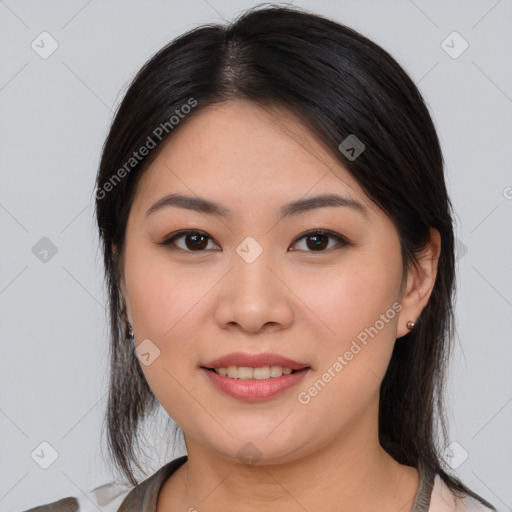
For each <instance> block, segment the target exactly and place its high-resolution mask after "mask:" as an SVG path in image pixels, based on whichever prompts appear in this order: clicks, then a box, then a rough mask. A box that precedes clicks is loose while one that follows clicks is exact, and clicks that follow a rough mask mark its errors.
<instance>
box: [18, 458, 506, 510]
mask: <svg viewBox="0 0 512 512" xmlns="http://www.w3.org/2000/svg"><path fill="white" fill-rule="evenodd" d="M187 460H188V457H187V456H186V455H183V456H181V457H178V458H176V459H174V460H172V461H171V462H168V463H167V464H165V465H164V466H162V467H161V468H160V469H159V470H158V471H156V472H155V473H154V474H153V475H152V476H150V477H149V478H147V479H146V480H144V481H143V482H141V483H140V484H139V485H137V486H135V487H132V488H129V489H126V488H125V489H124V490H122V492H121V493H119V491H120V490H121V489H123V488H121V487H119V486H116V485H115V484H111V485H108V486H102V487H101V488H97V489H95V490H94V491H91V492H89V493H88V494H87V496H86V497H80V498H73V497H68V498H64V499H62V500H59V501H55V502H53V503H49V504H48V505H43V506H41V507H36V508H31V509H29V510H26V511H25V512H93V511H94V512H97V511H98V507H101V508H100V510H101V511H102V512H155V511H156V503H157V498H158V493H159V491H160V489H161V487H162V486H163V484H164V482H165V481H166V480H167V478H169V476H170V475H171V474H172V473H174V471H176V470H177V469H178V468H179V467H180V466H182V465H183V464H184V463H185V462H186V461H187ZM418 471H419V477H420V479H419V485H418V490H417V492H416V496H415V498H414V503H413V506H412V509H411V512H489V511H491V510H494V511H495V512H496V510H495V509H493V508H488V507H486V506H484V505H483V504H481V503H480V502H479V501H478V500H476V499H474V498H471V497H469V496H468V497H465V498H458V499H456V498H455V497H454V496H453V494H452V492H451V491H450V489H449V488H448V487H447V486H446V485H445V484H444V482H443V481H442V480H441V478H440V477H439V475H435V474H434V473H433V471H432V470H431V469H430V468H429V467H428V466H426V465H423V464H420V466H419V469H418Z"/></svg>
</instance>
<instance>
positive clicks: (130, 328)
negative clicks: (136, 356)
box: [128, 322, 133, 338]
mask: <svg viewBox="0 0 512 512" xmlns="http://www.w3.org/2000/svg"><path fill="white" fill-rule="evenodd" d="M128 336H129V337H130V338H133V327H132V326H131V324H130V322H128Z"/></svg>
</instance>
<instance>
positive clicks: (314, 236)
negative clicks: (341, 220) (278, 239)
mask: <svg viewBox="0 0 512 512" xmlns="http://www.w3.org/2000/svg"><path fill="white" fill-rule="evenodd" d="M302 239H305V247H306V249H305V250H306V251H307V252H324V251H325V250H326V249H333V248H336V245H337V246H338V248H340V247H344V246H346V245H349V244H348V242H347V241H346V240H345V239H344V238H343V237H342V236H341V235H338V234H336V233H333V232H332V231H328V230H326V229H316V230H313V231H308V232H307V233H304V234H303V235H301V236H300V237H299V238H297V239H296V241H295V243H294V245H295V244H297V243H298V242H299V241H300V240H302ZM329 239H332V240H335V241H336V242H337V244H334V247H333V246H329ZM309 249H310V250H309ZM292 250H297V249H292ZM299 250H304V249H299Z"/></svg>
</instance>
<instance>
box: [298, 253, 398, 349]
mask: <svg viewBox="0 0 512 512" xmlns="http://www.w3.org/2000/svg"><path fill="white" fill-rule="evenodd" d="M357 259H358V260H359V261H357V262H354V264H350V265H349V264H348V263H347V264H346V265H343V266H339V267H338V268H329V269H325V271H324V272H317V273H309V274H308V273H305V277H304V278H301V279H300V281H298V282H297V284H296V287H294V291H295V293H296V294H297V296H298V297H299V298H301V299H302V300H303V301H304V303H305V304H306V305H307V306H308V310H309V311H310V312H311V314H312V315H314V316H312V317H311V318H312V319H316V322H318V320H320V321H321V323H320V324H319V325H320V326H321V329H322V332H323V333H325V339H327V340H332V342H333V344H337V345H339V348H343V346H344V345H345V344H346V343H347V341H350V340H352V339H355V338H356V337H357V336H358V335H359V334H360V333H362V332H365V329H367V328H370V327H372V326H374V325H375V323H376V322H377V328H378V330H379V331H381V330H382V331H383V335H384V336H388V335H389V334H390V333H391V335H392V334H393V333H392V332H391V331H393V326H394V324H395V323H396V317H397V311H396V309H397V306H396V305H395V307H393V304H395V302H396V300H397V297H398V291H399V284H400V276H401V274H400V269H398V268H397V265H394V266H392V267H390V266H389V265H387V264H386V262H382V264H380V265H377V264H373V265H372V264H371V262H370V261H365V259H363V258H354V260H357ZM398 308H399V306H398ZM381 315H384V316H385V318H384V324H385V325H384V326H383V325H382V321H380V320H381V318H382V317H381ZM363 337H364V336H363ZM393 341H394V338H393Z"/></svg>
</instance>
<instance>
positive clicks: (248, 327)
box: [215, 251, 293, 334]
mask: <svg viewBox="0 0 512 512" xmlns="http://www.w3.org/2000/svg"><path fill="white" fill-rule="evenodd" d="M272 267H274V268H272ZM218 293H219V296H218V301H217V308H216V310H215V318H216V321H217V323H218V325H219V326H220V327H221V328H222V329H231V330H236V329H238V330H241V331H243V332H246V333H250V334H255V333H259V332H260V331H263V332H273V331H279V330H281V329H285V328H287V327H288V326H289V325H290V324H291V323H292V322H293V307H292V298H293V294H292V292H291V291H290V289H289V288H288V286H287V285H286V283H285V280H284V279H283V276H282V275H280V272H279V270H278V268H276V265H273V264H272V262H271V261H269V259H268V258H267V257H266V255H265V251H263V253H262V254H261V255H260V256H259V257H258V258H257V259H256V260H255V261H253V262H252V263H247V262H246V261H244V259H243V258H241V257H239V256H238V254H235V256H234V259H233V268H232V270H231V271H230V272H229V273H228V274H227V275H226V277H225V278H224V279H223V280H222V283H221V286H220V287H219V288H218Z"/></svg>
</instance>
